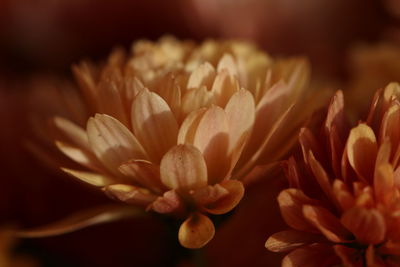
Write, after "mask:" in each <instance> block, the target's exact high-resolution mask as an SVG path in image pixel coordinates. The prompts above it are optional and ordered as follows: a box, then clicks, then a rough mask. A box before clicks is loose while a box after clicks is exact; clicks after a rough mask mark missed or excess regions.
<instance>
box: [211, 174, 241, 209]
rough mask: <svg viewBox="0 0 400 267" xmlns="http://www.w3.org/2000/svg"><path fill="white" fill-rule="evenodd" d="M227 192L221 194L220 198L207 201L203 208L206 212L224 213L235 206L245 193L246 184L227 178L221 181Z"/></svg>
mask: <svg viewBox="0 0 400 267" xmlns="http://www.w3.org/2000/svg"><path fill="white" fill-rule="evenodd" d="M220 186H221V187H223V188H224V189H225V190H226V192H227V194H225V195H222V194H221V195H220V198H218V199H216V200H214V201H210V202H209V203H205V204H204V206H203V208H204V210H205V211H206V212H208V213H211V214H224V213H227V212H229V211H231V210H232V209H233V208H235V207H236V206H237V205H238V204H239V202H240V200H242V198H243V195H244V186H243V184H242V183H241V182H240V181H236V180H226V181H223V182H222V183H220Z"/></svg>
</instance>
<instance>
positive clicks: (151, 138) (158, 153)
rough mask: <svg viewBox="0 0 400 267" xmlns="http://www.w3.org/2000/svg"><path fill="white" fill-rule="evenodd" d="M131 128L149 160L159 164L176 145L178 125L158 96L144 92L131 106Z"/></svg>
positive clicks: (166, 105) (163, 101)
mask: <svg viewBox="0 0 400 267" xmlns="http://www.w3.org/2000/svg"><path fill="white" fill-rule="evenodd" d="M132 126H133V129H134V132H135V135H136V136H137V138H138V140H139V141H140V143H141V144H142V145H143V146H144V147H145V149H146V151H147V152H148V154H149V156H150V158H151V159H152V161H154V162H159V161H160V160H161V158H162V156H163V155H164V154H165V153H166V152H167V151H168V149H170V148H171V147H172V146H174V145H175V144H176V139H177V136H178V123H177V122H176V119H175V117H174V115H173V113H172V111H171V109H170V108H169V106H168V104H167V103H166V102H165V100H164V99H162V98H161V97H160V96H159V95H157V94H155V93H152V92H149V91H148V90H145V91H143V92H141V93H140V94H139V95H138V96H137V97H136V99H135V101H134V102H133V105H132Z"/></svg>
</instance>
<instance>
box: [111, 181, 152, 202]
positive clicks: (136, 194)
mask: <svg viewBox="0 0 400 267" xmlns="http://www.w3.org/2000/svg"><path fill="white" fill-rule="evenodd" d="M104 191H105V193H106V194H107V195H108V196H109V197H111V198H113V199H117V200H120V201H122V202H125V203H128V204H131V205H139V206H143V207H147V206H148V205H150V204H151V203H153V201H155V200H156V199H157V195H154V194H152V193H151V192H149V191H148V190H145V189H144V188H140V187H137V186H132V185H127V184H112V185H109V186H106V187H105V188H104Z"/></svg>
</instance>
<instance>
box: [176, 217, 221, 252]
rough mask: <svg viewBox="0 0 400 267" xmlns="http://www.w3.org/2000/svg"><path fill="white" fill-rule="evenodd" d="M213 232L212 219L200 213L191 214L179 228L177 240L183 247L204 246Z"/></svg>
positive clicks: (212, 235) (194, 247)
mask: <svg viewBox="0 0 400 267" xmlns="http://www.w3.org/2000/svg"><path fill="white" fill-rule="evenodd" d="M214 234H215V228H214V224H213V223H212V221H211V220H210V219H209V218H208V217H207V216H205V215H203V214H201V213H194V214H192V215H191V216H190V217H189V218H188V219H186V221H184V222H183V223H182V225H181V227H180V228H179V233H178V238H179V242H180V243H181V245H182V246H184V247H185V248H191V249H196V248H201V247H203V246H205V245H206V244H207V243H208V242H209V241H210V240H211V239H212V238H213V237H214Z"/></svg>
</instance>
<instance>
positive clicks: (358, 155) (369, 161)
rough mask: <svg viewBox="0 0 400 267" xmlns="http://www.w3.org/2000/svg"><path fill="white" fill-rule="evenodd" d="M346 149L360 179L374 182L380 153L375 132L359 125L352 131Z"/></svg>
mask: <svg viewBox="0 0 400 267" xmlns="http://www.w3.org/2000/svg"><path fill="white" fill-rule="evenodd" d="M346 147H347V151H346V152H347V156H348V159H349V163H350V165H351V166H352V167H353V169H354V171H355V172H356V173H357V175H358V176H359V178H360V179H363V180H364V181H366V182H372V177H373V173H374V163H375V160H376V155H377V152H378V147H377V143H376V138H375V134H374V131H373V130H372V129H371V128H370V127H369V126H368V125H366V124H363V123H361V124H359V125H358V126H357V127H355V128H353V129H352V130H351V131H350V134H349V138H348V139H347V145H346Z"/></svg>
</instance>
